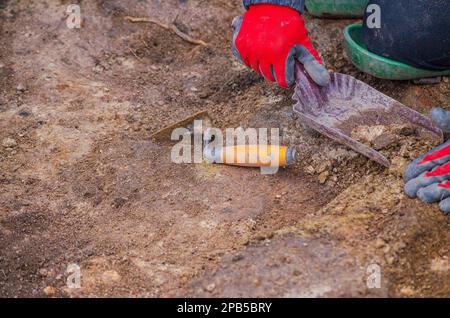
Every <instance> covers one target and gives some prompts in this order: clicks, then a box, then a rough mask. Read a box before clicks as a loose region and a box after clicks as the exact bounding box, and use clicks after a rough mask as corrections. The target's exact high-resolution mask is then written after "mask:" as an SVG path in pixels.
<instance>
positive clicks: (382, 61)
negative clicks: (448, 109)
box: [344, 24, 450, 80]
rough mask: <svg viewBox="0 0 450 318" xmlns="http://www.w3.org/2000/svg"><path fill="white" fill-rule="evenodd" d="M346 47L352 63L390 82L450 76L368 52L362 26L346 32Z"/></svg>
mask: <svg viewBox="0 0 450 318" xmlns="http://www.w3.org/2000/svg"><path fill="white" fill-rule="evenodd" d="M344 38H345V47H346V51H347V55H348V57H349V58H350V60H351V61H352V63H353V64H354V65H355V66H356V67H357V68H358V69H359V70H361V71H363V72H364V73H368V74H371V75H373V76H375V77H378V78H383V79H389V80H413V79H422V78H428V77H439V76H450V70H446V71H431V70H425V69H419V68H415V67H413V66H410V65H407V64H404V63H401V62H396V61H394V60H391V59H388V58H385V57H383V56H380V55H376V54H374V53H371V52H369V51H368V50H367V48H366V46H365V44H364V39H363V27H362V25H361V24H352V25H349V26H348V27H346V28H345V30H344Z"/></svg>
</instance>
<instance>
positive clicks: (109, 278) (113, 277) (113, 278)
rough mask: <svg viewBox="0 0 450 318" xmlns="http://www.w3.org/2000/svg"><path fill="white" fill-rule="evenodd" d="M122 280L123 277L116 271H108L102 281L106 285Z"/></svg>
mask: <svg viewBox="0 0 450 318" xmlns="http://www.w3.org/2000/svg"><path fill="white" fill-rule="evenodd" d="M120 279H121V276H120V275H119V273H118V272H116V271H113V270H111V271H106V272H104V273H103V274H102V280H103V281H104V282H105V283H111V282H118V281H119V280H120Z"/></svg>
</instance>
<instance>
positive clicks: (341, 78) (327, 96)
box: [294, 63, 443, 167]
mask: <svg viewBox="0 0 450 318" xmlns="http://www.w3.org/2000/svg"><path fill="white" fill-rule="evenodd" d="M295 77H296V87H295V93H294V100H295V101H296V104H295V105H294V111H295V112H296V113H298V114H299V115H300V120H301V121H302V122H304V123H305V124H306V125H307V126H309V127H311V128H313V129H315V130H316V131H318V132H320V133H321V134H323V135H325V136H327V137H329V138H331V139H333V140H335V141H337V142H339V143H341V144H344V145H346V146H348V147H350V148H351V149H353V150H355V151H357V152H358V153H360V154H362V155H364V156H366V157H368V158H369V159H371V160H374V161H376V162H378V163H379V164H381V165H383V166H385V167H389V166H390V162H389V160H388V159H387V158H386V157H385V156H384V155H382V154H381V153H380V152H378V151H376V150H375V149H373V148H370V147H369V146H366V145H364V144H362V143H361V142H359V141H357V140H355V139H353V138H352V137H351V134H352V131H353V130H354V129H355V128H358V127H360V126H372V125H384V126H389V125H394V124H398V125H401V124H412V125H414V126H416V127H417V128H418V134H419V136H421V137H424V138H425V137H427V138H432V139H434V138H437V139H439V140H442V139H443V132H442V130H441V129H439V128H438V127H437V126H436V125H435V124H434V123H433V121H432V120H431V119H429V118H428V117H425V116H424V115H422V114H420V113H418V112H416V111H414V110H412V109H411V108H409V107H406V106H405V105H403V104H401V103H400V102H398V101H396V100H394V99H392V98H390V97H389V96H386V95H385V94H383V93H381V92H379V91H377V90H376V89H374V88H372V87H371V86H369V85H367V84H365V83H363V82H361V81H359V80H357V79H356V78H354V77H352V76H348V75H345V74H340V73H332V74H331V83H330V85H328V86H327V87H320V86H318V85H317V84H316V83H314V82H313V80H312V79H311V78H310V77H309V75H308V74H307V73H306V72H305V71H304V69H303V67H302V66H301V65H299V64H298V63H297V65H296V71H295Z"/></svg>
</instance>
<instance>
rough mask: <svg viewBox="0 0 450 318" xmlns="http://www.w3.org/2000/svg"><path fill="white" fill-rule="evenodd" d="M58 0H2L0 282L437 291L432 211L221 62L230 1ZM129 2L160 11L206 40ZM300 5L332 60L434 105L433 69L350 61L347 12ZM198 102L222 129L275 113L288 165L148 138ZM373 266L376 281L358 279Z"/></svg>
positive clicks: (103, 287) (276, 94) (170, 292)
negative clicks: (416, 81) (144, 20)
mask: <svg viewBox="0 0 450 318" xmlns="http://www.w3.org/2000/svg"><path fill="white" fill-rule="evenodd" d="M73 2H74V1H65V0H46V1H0V44H1V45H0V90H1V92H0V141H2V145H1V146H0V166H1V170H0V186H1V191H0V203H1V204H0V296H3V297H12V296H19V297H20V296H31V297H36V296H45V295H47V296H61V297H85V296H125V297H134V296H143V297H155V296H164V297H169V296H276V297H282V296H318V297H321V296H324V297H326V296H356V295H361V296H405V297H410V296H437V297H448V296H449V295H450V289H449V288H450V285H449V282H450V279H449V277H450V272H449V267H450V266H449V262H450V260H449V245H448V242H449V238H450V237H449V218H448V216H445V215H443V214H442V213H441V212H440V211H439V209H438V207H437V206H435V205H425V204H423V203H421V202H419V201H416V200H410V199H407V198H406V197H405V195H404V194H403V191H402V186H403V184H402V179H401V177H400V176H399V175H398V174H392V173H390V172H389V171H388V170H386V169H384V168H382V167H380V166H378V165H377V164H375V163H373V162H369V161H367V159H365V158H363V157H361V156H359V155H357V154H355V153H354V152H352V151H350V150H348V149H347V148H345V147H342V146H340V145H337V144H335V143H333V142H332V141H330V140H328V139H327V138H324V137H321V136H319V135H318V134H317V133H315V132H313V131H311V130H310V129H307V128H304V127H303V126H302V125H301V124H300V123H299V122H298V120H297V117H296V115H295V114H294V113H293V111H292V104H293V102H292V100H291V96H292V90H283V89H280V88H277V87H275V86H273V85H272V84H270V83H266V82H265V81H264V80H263V79H261V78H260V77H259V76H257V75H256V74H254V73H253V72H251V71H249V70H247V69H246V68H244V67H243V66H241V65H240V64H238V63H237V62H236V61H235V60H234V59H233V57H232V54H231V52H230V39H231V28H230V25H231V21H232V20H233V18H234V16H236V15H239V14H241V13H242V8H241V5H240V1H238V0H236V1H227V0H210V1H194V0H192V1H191V0H189V1H181V0H179V1H177V0H168V1H151V0H149V1H125V0H116V1H109V0H108V1H103V0H96V1H82V0H79V1H78V3H79V4H80V6H81V10H82V15H83V18H84V21H83V27H82V28H81V29H68V28H67V27H66V23H65V18H66V16H65V11H66V7H67V5H68V4H70V3H73ZM75 2H77V1H75ZM127 15H131V16H143V15H149V16H151V17H153V18H155V19H159V20H161V21H164V22H171V21H173V20H174V19H175V18H176V21H175V23H176V25H177V27H178V28H179V29H180V30H183V31H184V32H186V33H188V34H189V35H191V36H192V37H193V38H199V39H202V40H204V41H206V42H207V43H208V46H195V45H192V44H189V43H187V42H186V41H184V40H182V39H181V38H179V37H177V36H176V35H174V34H173V33H171V32H170V31H168V30H165V29H162V28H160V27H158V26H156V25H153V24H136V23H131V22H129V21H125V20H124V16H127ZM306 20H307V24H308V27H309V28H310V31H311V34H312V38H313V39H315V44H316V46H317V48H318V49H319V50H320V51H321V52H322V54H323V56H324V58H325V60H326V61H327V64H328V66H329V68H330V69H331V70H334V71H340V72H343V73H347V74H350V75H353V76H356V77H357V78H359V79H361V80H363V81H365V82H367V83H368V84H370V85H373V86H374V87H375V88H377V89H379V90H381V91H383V92H384V93H386V94H388V95H389V96H391V97H393V98H395V99H397V100H399V101H401V102H403V103H405V104H406V105H408V106H410V107H412V108H414V109H416V110H418V111H420V112H423V113H427V112H428V111H429V110H430V109H431V107H433V106H443V107H446V108H450V84H449V83H448V80H447V81H446V82H442V83H440V84H437V85H433V86H416V85H413V84H411V83H408V82H391V81H383V80H377V79H374V78H372V77H370V76H369V75H365V74H362V73H360V72H358V71H357V70H356V69H355V68H354V67H353V66H352V65H351V64H350V63H349V62H348V61H347V59H346V58H345V56H344V50H343V43H342V35H341V34H342V29H343V28H344V26H345V25H348V24H349V23H352V22H354V21H352V20H340V21H335V20H318V19H312V18H311V17H309V16H306ZM203 109H207V110H208V111H209V113H210V114H211V116H212V117H213V119H214V124H215V126H216V127H220V128H225V127H238V126H243V127H275V128H276V127H278V128H282V130H283V142H284V143H285V144H287V145H290V146H294V147H296V148H297V150H298V153H299V162H298V164H296V165H295V166H292V167H290V168H288V169H284V170H282V171H280V172H279V173H278V174H277V175H274V176H263V175H261V174H260V173H259V170H254V169H245V168H236V167H227V166H219V165H206V164H199V165H192V164H186V165H176V164H173V163H171V161H170V146H169V145H161V144H156V143H154V142H152V141H151V140H150V139H149V136H150V135H151V134H152V133H154V132H155V131H157V130H158V129H160V128H162V127H164V126H166V125H168V124H170V123H172V122H174V121H177V120H179V119H182V118H183V117H185V116H189V115H192V114H194V113H196V112H198V111H200V110H203ZM412 150H414V151H416V150H415V149H412ZM414 155H415V154H414ZM405 156H409V157H412V153H407V154H405ZM409 157H408V158H409ZM73 263H75V264H79V266H80V267H81V280H82V282H81V288H80V289H70V288H67V286H66V279H67V273H66V269H67V266H68V265H69V264H73ZM373 263H378V264H379V265H380V266H381V269H382V272H381V274H382V288H381V289H375V290H374V289H368V288H367V286H366V283H365V282H366V279H367V277H366V276H367V272H366V269H367V266H368V265H370V264H373Z"/></svg>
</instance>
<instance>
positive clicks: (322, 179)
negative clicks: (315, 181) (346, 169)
mask: <svg viewBox="0 0 450 318" xmlns="http://www.w3.org/2000/svg"><path fill="white" fill-rule="evenodd" d="M329 175H330V172H329V171H324V172H322V173H321V174H320V175H319V183H320V184H324V183H325V182H327V179H328V176H329Z"/></svg>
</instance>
